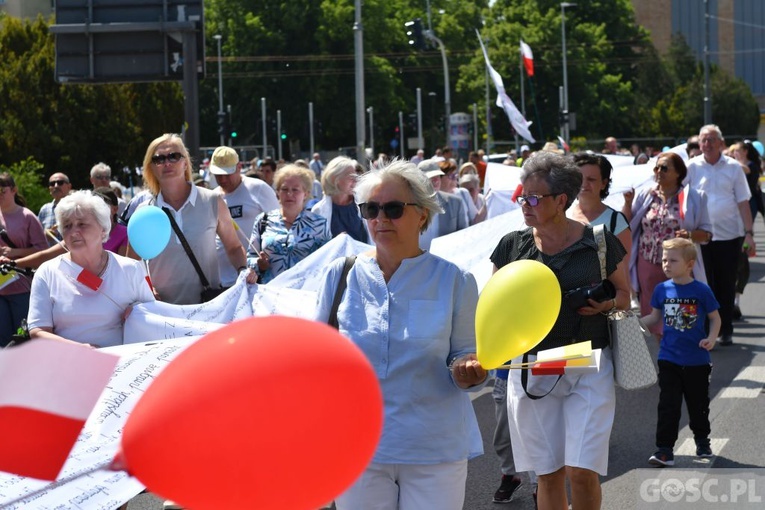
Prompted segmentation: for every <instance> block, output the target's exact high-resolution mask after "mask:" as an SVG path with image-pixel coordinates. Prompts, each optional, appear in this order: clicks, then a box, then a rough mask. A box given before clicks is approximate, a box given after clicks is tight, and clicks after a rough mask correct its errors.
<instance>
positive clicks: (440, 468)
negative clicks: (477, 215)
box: [317, 161, 486, 510]
mask: <svg viewBox="0 0 765 510" xmlns="http://www.w3.org/2000/svg"><path fill="white" fill-rule="evenodd" d="M356 192H357V196H358V197H359V201H360V204H359V207H360V209H361V214H362V216H363V217H364V218H365V219H366V220H367V225H368V227H369V231H370V232H371V234H372V240H373V241H374V242H375V248H374V249H372V250H370V251H368V252H366V253H362V254H360V255H359V256H358V257H357V258H356V260H355V263H354V265H353V267H352V268H351V269H350V271H348V273H347V276H345V281H346V284H347V288H346V289H345V291H344V293H343V295H342V299H341V301H340V306H339V308H338V310H337V314H336V317H334V318H331V317H330V314H331V307H332V303H333V300H334V296H335V294H336V291H337V288H338V284H339V281H340V278H341V276H342V275H343V271H342V270H343V267H344V265H345V260H344V259H338V260H336V261H335V262H334V263H333V264H332V265H331V266H330V268H329V271H328V273H327V279H326V281H325V284H324V285H323V287H322V288H321V289H320V290H319V305H318V312H317V320H319V321H322V322H330V319H336V321H337V325H338V328H339V330H340V332H341V333H343V334H344V335H345V336H347V337H348V338H350V339H351V341H353V342H354V343H355V344H356V345H357V346H359V348H361V350H362V351H363V352H364V354H365V355H366V356H367V358H368V359H369V361H370V363H371V364H372V366H373V367H374V369H375V372H376V373H377V376H378V378H379V381H380V386H381V388H382V392H383V398H384V402H385V404H384V405H385V409H384V413H385V419H384V425H383V432H382V438H381V439H380V443H379V445H378V447H377V451H376V452H375V455H374V458H373V460H372V463H371V464H370V465H369V466H368V467H367V469H366V471H365V472H364V473H363V474H362V475H361V477H360V478H359V479H358V480H357V481H356V483H355V484H354V485H353V486H352V487H350V488H349V489H348V490H347V491H346V492H345V493H344V494H343V495H341V496H340V497H338V498H337V499H336V503H337V508H338V509H339V510H347V509H352V510H355V509H358V508H372V506H370V505H372V504H374V508H386V509H400V510H418V509H422V508H438V509H439V510H461V509H462V506H463V503H464V495H465V480H466V476H467V461H468V459H470V458H472V457H475V456H477V455H480V454H481V453H482V450H483V449H482V444H481V435H480V432H479V430H478V425H477V421H476V418H475V414H474V412H473V407H472V405H471V404H470V399H469V398H468V395H467V394H466V393H465V390H467V389H468V388H476V387H478V386H480V385H481V384H482V383H483V382H484V381H485V380H486V372H485V371H484V370H483V368H482V367H481V366H480V364H479V363H478V362H477V361H476V360H475V355H474V352H475V328H474V321H475V309H476V303H477V300H478V291H477V287H476V282H475V279H474V278H473V276H472V275H471V274H470V273H468V272H466V271H463V270H462V269H460V268H458V267H457V266H456V265H454V264H452V263H451V262H447V261H446V260H443V259H441V258H439V257H437V256H435V255H432V254H430V253H428V252H425V251H423V250H421V249H420V247H419V235H420V232H422V231H424V230H425V229H426V228H427V225H428V223H429V222H430V220H431V218H432V216H433V215H434V214H438V213H440V212H441V211H440V206H439V203H438V201H437V199H436V194H435V192H434V190H433V188H432V186H431V185H430V183H429V181H428V178H427V177H426V176H425V175H424V174H423V173H422V172H421V171H419V170H418V169H417V167H416V166H415V165H414V164H412V163H409V162H406V161H394V162H392V163H390V164H389V165H386V166H383V167H381V168H380V169H378V170H377V171H372V172H370V173H368V174H365V175H364V176H362V177H361V179H360V180H359V183H358V184H357V187H356ZM450 367H451V370H450Z"/></svg>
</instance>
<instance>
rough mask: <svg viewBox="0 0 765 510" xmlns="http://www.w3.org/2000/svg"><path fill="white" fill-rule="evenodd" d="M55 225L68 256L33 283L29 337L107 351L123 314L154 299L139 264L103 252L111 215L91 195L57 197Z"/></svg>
mask: <svg viewBox="0 0 765 510" xmlns="http://www.w3.org/2000/svg"><path fill="white" fill-rule="evenodd" d="M56 224H57V225H58V226H59V231H60V232H61V234H62V235H63V237H64V242H66V246H67V249H68V250H69V252H68V253H65V254H63V255H59V256H58V257H56V258H55V259H53V260H49V261H47V262H45V263H43V264H42V265H41V266H40V268H39V269H38V270H37V274H36V275H35V278H34V280H32V297H31V300H30V306H29V318H28V323H29V333H30V335H31V337H32V338H33V339H34V338H53V339H57V340H62V341H72V342H77V343H82V344H89V345H91V346H94V347H109V346H113V345H120V344H122V326H123V320H124V317H125V314H126V312H127V311H128V310H129V309H130V307H131V306H132V305H134V304H137V303H144V302H147V301H154V295H153V294H152V292H151V289H150V288H149V284H148V283H147V281H146V271H145V270H144V268H143V266H142V265H141V263H140V262H137V261H135V260H132V259H129V258H126V257H122V256H120V255H117V254H116V253H112V252H109V251H106V250H105V249H104V246H103V243H104V241H106V239H107V238H108V237H109V231H110V230H111V228H112V220H111V211H110V210H109V206H108V205H106V203H105V202H104V200H103V199H102V198H101V197H100V196H97V195H94V194H93V193H91V192H90V191H87V190H86V191H78V192H76V193H73V194H71V195H69V196H66V197H64V198H62V199H61V202H59V204H58V206H57V207H56Z"/></svg>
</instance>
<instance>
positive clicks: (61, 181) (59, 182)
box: [48, 179, 69, 188]
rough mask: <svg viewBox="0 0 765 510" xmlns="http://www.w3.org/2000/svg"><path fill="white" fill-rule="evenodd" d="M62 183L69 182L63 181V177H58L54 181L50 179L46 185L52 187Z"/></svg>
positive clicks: (67, 182)
mask: <svg viewBox="0 0 765 510" xmlns="http://www.w3.org/2000/svg"><path fill="white" fill-rule="evenodd" d="M64 184H69V181H65V180H64V179H58V180H55V181H50V182H49V183H48V186H50V187H52V188H53V187H56V186H63V185H64Z"/></svg>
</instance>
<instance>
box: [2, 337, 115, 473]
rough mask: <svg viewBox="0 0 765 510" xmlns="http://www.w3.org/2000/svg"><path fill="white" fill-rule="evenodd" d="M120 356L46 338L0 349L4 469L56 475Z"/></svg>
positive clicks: (14, 471) (11, 471)
mask: <svg viewBox="0 0 765 510" xmlns="http://www.w3.org/2000/svg"><path fill="white" fill-rule="evenodd" d="M117 361H119V356H115V355H114V354H107V353H104V352H100V351H98V350H95V349H89V348H87V347H85V346H82V345H76V344H68V343H65V342H60V341H56V340H46V339H39V340H31V341H29V342H26V343H24V344H22V345H20V346H18V347H12V348H10V349H4V350H2V351H0V471H6V472H8V473H13V474H16V475H21V476H27V477H32V478H39V479H41V480H55V479H56V477H57V476H58V474H59V472H60V471H61V468H62V467H63V466H64V463H65V462H66V459H67V457H68V456H69V452H70V451H71V449H72V447H73V446H74V443H75V441H76V440H77V437H78V436H79V435H80V431H81V430H82V427H83V426H84V425H85V422H86V421H87V419H88V416H89V415H90V413H91V411H92V410H93V408H94V407H95V405H96V403H97V402H98V399H99V397H100V396H101V392H102V391H103V389H104V387H106V385H107V384H108V383H109V379H110V378H111V376H112V373H113V372H114V367H115V366H116V365H117Z"/></svg>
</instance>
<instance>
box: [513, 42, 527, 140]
mask: <svg viewBox="0 0 765 510" xmlns="http://www.w3.org/2000/svg"><path fill="white" fill-rule="evenodd" d="M518 51H519V52H520V60H519V61H518V71H519V73H518V74H519V76H520V77H521V113H522V114H523V118H524V119H525V118H526V92H525V90H524V87H523V72H524V71H523V48H521V47H520V46H519V47H518ZM518 148H519V146H518V133H517V132H516V133H515V153H516V154H518V155H520V151H519V150H518Z"/></svg>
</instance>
